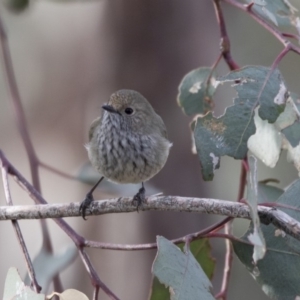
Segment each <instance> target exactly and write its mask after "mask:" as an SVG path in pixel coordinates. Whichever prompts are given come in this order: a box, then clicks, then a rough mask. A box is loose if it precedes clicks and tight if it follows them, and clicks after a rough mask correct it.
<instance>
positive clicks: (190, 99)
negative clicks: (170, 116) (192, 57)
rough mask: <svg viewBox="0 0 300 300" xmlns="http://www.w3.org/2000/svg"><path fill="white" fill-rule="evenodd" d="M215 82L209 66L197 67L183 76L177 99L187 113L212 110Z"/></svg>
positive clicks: (202, 112)
mask: <svg viewBox="0 0 300 300" xmlns="http://www.w3.org/2000/svg"><path fill="white" fill-rule="evenodd" d="M209 77H210V78H209ZM215 82H216V81H215V77H214V73H212V70H211V68H204V67H203V68H199V69H196V70H193V71H191V72H189V73H188V74H186V75H185V76H184V78H183V79H182V81H181V83H180V85H179V94H178V97H177V101H178V104H179V106H181V107H182V109H183V111H184V112H185V113H186V114H187V115H193V114H205V113H207V112H208V111H211V110H212V106H213V100H212V96H213V94H214V92H215V89H216V85H215V84H214V83H215Z"/></svg>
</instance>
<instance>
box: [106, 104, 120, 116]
mask: <svg viewBox="0 0 300 300" xmlns="http://www.w3.org/2000/svg"><path fill="white" fill-rule="evenodd" d="M102 108H103V109H104V110H106V111H108V112H110V113H114V114H118V115H121V113H120V112H119V111H117V110H116V109H115V108H114V107H113V106H111V105H103V106H102Z"/></svg>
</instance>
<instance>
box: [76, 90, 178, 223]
mask: <svg viewBox="0 0 300 300" xmlns="http://www.w3.org/2000/svg"><path fill="white" fill-rule="evenodd" d="M102 108H103V113H102V115H101V116H100V117H99V118H97V119H96V120H94V121H93V123H92V124H91V127H90V131H89V143H88V144H87V145H86V148H87V151H88V156H89V159H90V161H91V163H92V166H93V167H94V168H95V169H96V170H97V171H98V172H99V173H100V174H101V175H102V177H101V178H100V179H99V181H98V182H97V183H96V184H95V186H94V187H93V188H92V189H91V190H90V191H89V192H88V193H87V195H86V198H85V200H84V201H83V202H82V203H81V205H80V209H79V211H80V212H81V214H82V217H83V218H84V219H85V211H86V209H87V208H88V206H89V205H90V204H91V202H92V201H93V200H94V198H93V192H94V190H95V189H96V187H97V186H98V184H99V183H100V182H101V181H102V180H103V178H104V177H105V178H107V179H108V180H110V181H113V182H116V183H142V187H141V188H140V189H139V192H138V193H137V194H136V195H135V196H134V198H133V201H134V202H136V203H137V209H138V207H139V206H140V205H141V203H142V202H143V201H144V200H145V188H144V184H143V183H144V182H145V181H147V180H149V179H150V178H151V177H153V176H154V175H156V174H157V173H158V172H159V171H160V170H161V169H162V168H163V166H164V165H165V163H166V161H167V158H168V155H169V150H170V147H171V145H172V144H171V143H170V142H169V141H168V139H167V130H166V126H165V124H164V122H163V120H162V118H161V117H160V116H159V115H158V114H156V112H155V111H154V109H153V108H152V106H151V104H150V103H149V102H148V101H147V99H146V98H145V97H143V96H142V95H141V94H140V93H138V92H136V91H132V90H120V91H117V92H115V93H114V94H112V95H111V96H110V99H109V102H108V103H107V104H106V105H103V106H102Z"/></svg>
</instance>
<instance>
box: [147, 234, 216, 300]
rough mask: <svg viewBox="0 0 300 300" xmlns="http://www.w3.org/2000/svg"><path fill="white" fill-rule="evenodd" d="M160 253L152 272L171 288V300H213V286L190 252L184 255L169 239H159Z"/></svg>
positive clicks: (158, 252)
mask: <svg viewBox="0 0 300 300" xmlns="http://www.w3.org/2000/svg"><path fill="white" fill-rule="evenodd" d="M157 245H158V251H157V255H156V258H155V260H154V263H153V267H152V272H153V274H154V275H155V276H156V277H157V278H158V279H159V281H160V282H161V283H163V284H165V285H167V286H168V287H169V290H170V294H171V298H170V299H171V300H199V299H202V300H211V299H214V297H213V296H212V292H211V288H212V285H211V283H210V281H209V279H208V278H207V276H206V275H205V273H204V272H203V270H202V268H201V267H200V265H199V264H198V262H197V261H196V259H195V258H194V256H193V254H192V253H191V252H190V251H189V250H188V251H186V252H185V253H183V252H182V251H181V250H180V249H179V248H178V247H177V246H175V245H174V244H173V243H172V242H170V241H168V240H167V239H165V238H163V237H160V236H158V237H157Z"/></svg>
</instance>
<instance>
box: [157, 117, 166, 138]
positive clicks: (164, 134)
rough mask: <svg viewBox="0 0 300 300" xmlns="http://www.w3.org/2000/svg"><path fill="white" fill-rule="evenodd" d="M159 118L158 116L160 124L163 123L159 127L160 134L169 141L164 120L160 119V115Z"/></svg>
mask: <svg viewBox="0 0 300 300" xmlns="http://www.w3.org/2000/svg"><path fill="white" fill-rule="evenodd" d="M157 116H158V122H160V123H161V126H159V130H160V133H161V134H162V136H163V137H165V138H166V139H168V133H167V128H166V125H165V123H164V121H163V119H162V118H161V117H160V115H157Z"/></svg>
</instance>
